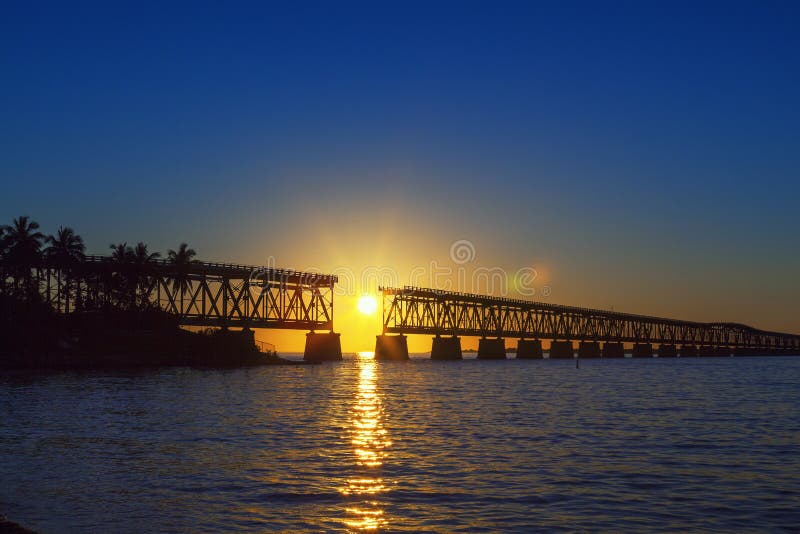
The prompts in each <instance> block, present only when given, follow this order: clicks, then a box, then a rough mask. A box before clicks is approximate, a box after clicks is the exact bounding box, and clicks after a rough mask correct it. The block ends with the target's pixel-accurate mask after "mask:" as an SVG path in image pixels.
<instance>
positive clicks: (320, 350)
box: [303, 332, 342, 362]
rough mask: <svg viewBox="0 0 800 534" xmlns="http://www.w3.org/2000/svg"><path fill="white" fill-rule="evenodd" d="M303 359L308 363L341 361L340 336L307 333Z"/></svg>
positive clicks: (330, 333)
mask: <svg viewBox="0 0 800 534" xmlns="http://www.w3.org/2000/svg"><path fill="white" fill-rule="evenodd" d="M303 359H304V360H306V361H309V362H337V361H340V360H341V359H342V340H341V334H338V333H335V332H329V333H323V332H309V333H308V334H306V349H305V351H304V352H303Z"/></svg>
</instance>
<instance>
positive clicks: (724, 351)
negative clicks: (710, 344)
mask: <svg viewBox="0 0 800 534" xmlns="http://www.w3.org/2000/svg"><path fill="white" fill-rule="evenodd" d="M732 354H733V351H732V350H731V348H730V347H715V348H714V356H720V357H722V358H730V357H731V355H732Z"/></svg>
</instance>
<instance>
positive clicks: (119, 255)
mask: <svg viewBox="0 0 800 534" xmlns="http://www.w3.org/2000/svg"><path fill="white" fill-rule="evenodd" d="M108 248H110V249H111V260H112V261H113V262H114V263H131V260H132V259H133V249H132V248H131V247H129V246H128V243H127V241H126V242H123V243H118V244H116V245H115V244H113V243H112V244H110V245H109V246H108Z"/></svg>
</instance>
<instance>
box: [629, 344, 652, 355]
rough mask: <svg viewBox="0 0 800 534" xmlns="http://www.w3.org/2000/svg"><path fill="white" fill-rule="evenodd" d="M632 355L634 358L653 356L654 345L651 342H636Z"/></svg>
mask: <svg viewBox="0 0 800 534" xmlns="http://www.w3.org/2000/svg"><path fill="white" fill-rule="evenodd" d="M631 355H632V356H633V357H634V358H652V357H653V345H651V344H650V343H634V344H633V352H632V353H631Z"/></svg>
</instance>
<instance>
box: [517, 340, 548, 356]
mask: <svg viewBox="0 0 800 534" xmlns="http://www.w3.org/2000/svg"><path fill="white" fill-rule="evenodd" d="M542 358H544V352H543V351H542V342H541V340H539V339H520V340H519V342H518V343H517V359H518V360H541V359H542Z"/></svg>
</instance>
